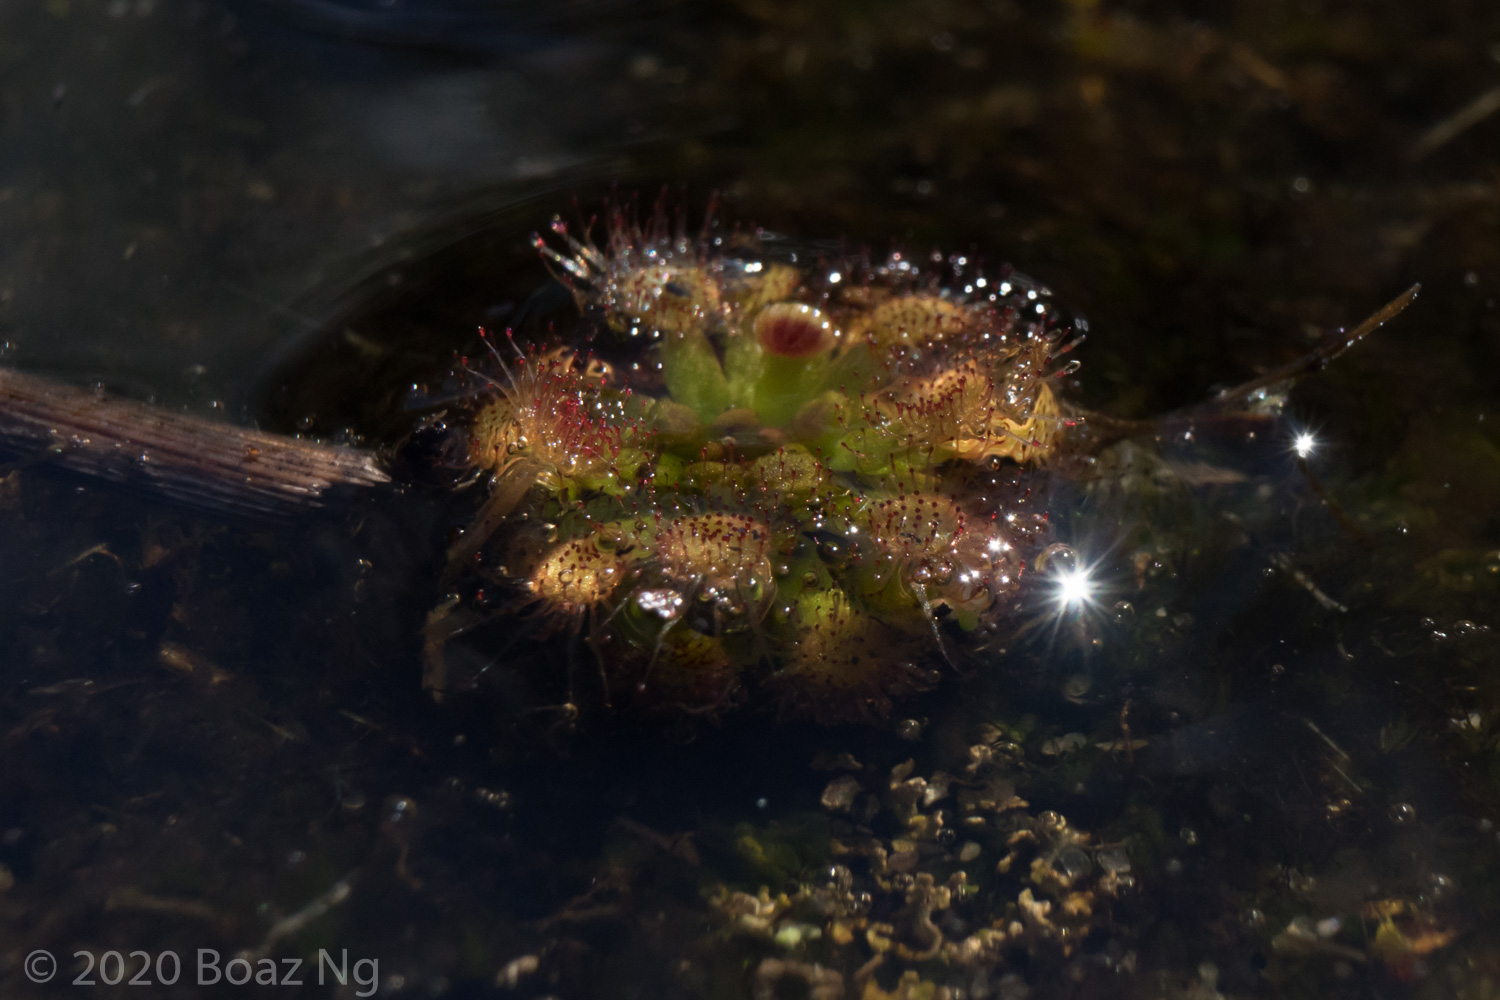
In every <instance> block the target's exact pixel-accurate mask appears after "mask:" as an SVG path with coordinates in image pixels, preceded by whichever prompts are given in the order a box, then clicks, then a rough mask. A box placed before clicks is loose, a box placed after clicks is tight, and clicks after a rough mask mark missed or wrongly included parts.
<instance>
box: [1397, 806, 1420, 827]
mask: <svg viewBox="0 0 1500 1000" xmlns="http://www.w3.org/2000/svg"><path fill="white" fill-rule="evenodd" d="M1416 818H1417V809H1416V807H1415V806H1413V805H1412V804H1411V803H1410V802H1397V803H1396V804H1395V805H1393V806H1391V822H1392V823H1398V824H1403V825H1405V824H1408V823H1413V822H1415V821H1416Z"/></svg>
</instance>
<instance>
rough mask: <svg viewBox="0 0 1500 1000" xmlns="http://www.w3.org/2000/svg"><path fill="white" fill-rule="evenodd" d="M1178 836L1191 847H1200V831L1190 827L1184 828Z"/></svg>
mask: <svg viewBox="0 0 1500 1000" xmlns="http://www.w3.org/2000/svg"><path fill="white" fill-rule="evenodd" d="M1177 836H1178V837H1180V838H1182V842H1183V843H1184V844H1186V845H1188V846H1189V847H1196V846H1197V845H1198V831H1197V830H1194V829H1193V828H1192V827H1190V826H1185V827H1183V828H1182V829H1181V830H1180V831H1178V833H1177Z"/></svg>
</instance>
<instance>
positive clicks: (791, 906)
mask: <svg viewBox="0 0 1500 1000" xmlns="http://www.w3.org/2000/svg"><path fill="white" fill-rule="evenodd" d="M976 749H979V750H988V749H989V747H987V746H982V747H979V748H976ZM913 771H914V767H913V763H912V762H911V761H907V762H906V763H904V764H901V765H898V766H897V767H895V768H893V769H892V770H891V771H889V772H887V773H886V774H885V775H884V776H883V777H881V778H877V777H876V776H875V775H874V774H872V773H864V774H861V775H860V776H858V777H856V776H854V775H847V774H846V775H841V776H839V777H837V778H834V779H833V781H832V782H830V783H829V786H828V790H827V791H825V792H824V794H823V805H824V806H825V808H827V809H828V810H829V811H830V813H832V814H834V815H835V817H838V818H836V819H835V821H834V838H833V841H832V848H833V856H834V863H833V864H831V865H829V866H828V868H827V870H826V871H825V872H824V874H823V877H822V878H821V879H820V880H817V881H813V882H809V883H806V884H802V885H800V886H799V887H797V888H796V889H795V890H794V891H783V892H780V893H774V894H773V892H772V891H771V889H770V888H766V887H763V888H762V889H761V890H760V891H759V893H758V894H755V895H752V894H750V893H747V892H736V891H731V890H729V889H728V888H721V889H720V891H719V893H718V895H717V897H716V899H715V905H716V906H717V908H718V910H719V912H720V913H721V914H722V915H723V916H724V917H725V918H726V920H728V921H729V924H730V926H731V927H732V928H733V929H734V931H735V932H737V933H739V934H745V935H749V936H751V937H754V938H759V939H762V940H766V941H769V942H771V943H773V944H774V945H775V946H776V947H778V948H779V949H780V950H781V953H782V954H783V955H784V956H786V958H785V959H784V960H783V959H774V960H773V959H768V960H767V963H772V964H773V965H774V968H775V969H776V970H778V971H780V970H785V969H790V968H793V967H795V968H799V969H808V970H812V969H816V970H819V975H820V976H821V977H822V978H820V979H819V980H818V987H817V988H819V989H821V990H823V991H824V993H825V994H826V995H829V996H863V997H884V996H898V997H907V996H911V997H918V996H934V997H935V996H946V995H950V993H949V992H948V991H949V989H950V987H951V986H956V985H958V984H959V983H964V982H969V981H970V980H971V979H972V977H974V976H980V977H985V976H988V975H990V974H991V973H994V972H997V971H1003V970H1004V969H1005V968H1006V967H1007V966H1008V965H1010V964H1012V963H1013V962H1014V961H1015V960H1017V959H1018V958H1020V959H1022V960H1029V958H1034V957H1036V956H1038V955H1041V954H1046V955H1048V956H1050V957H1053V958H1059V957H1060V958H1067V957H1071V956H1076V955H1078V954H1079V953H1080V950H1081V949H1082V948H1083V945H1084V940H1085V938H1087V937H1089V936H1090V935H1091V934H1092V933H1093V932H1095V931H1099V930H1105V929H1108V928H1109V926H1110V907H1111V905H1112V902H1113V900H1114V899H1115V898H1116V897H1118V896H1119V895H1121V894H1122V893H1124V892H1126V891H1129V890H1132V889H1133V888H1134V885H1135V879H1134V876H1133V875H1131V874H1130V863H1129V860H1128V855H1127V853H1126V849H1125V847H1124V846H1123V845H1120V844H1100V843H1098V842H1097V841H1096V839H1095V838H1094V837H1093V836H1091V835H1090V834H1088V833H1086V832H1084V831H1081V830H1078V829H1076V828H1074V827H1073V826H1071V825H1070V824H1069V823H1068V821H1067V820H1066V819H1065V818H1064V817H1062V816H1061V815H1059V814H1058V813H1056V812H1051V811H1042V812H1035V813H1034V812H1032V811H1030V807H1029V806H1028V803H1027V802H1026V801H1025V800H1023V799H1021V798H1019V797H1017V795H1016V794H1015V787H1014V785H1013V784H1012V773H1013V772H1012V770H1011V769H1010V768H1009V767H1007V766H1005V765H1003V764H1000V763H997V762H996V759H995V757H994V756H993V755H992V754H988V753H984V752H979V753H975V754H973V755H971V762H970V763H969V765H968V766H966V767H965V768H964V770H963V772H962V773H961V774H956V775H955V774H948V773H946V772H943V771H937V772H934V773H933V774H932V775H931V776H929V777H920V776H916V775H914V774H913ZM876 830H890V831H893V832H891V833H889V834H885V835H882V834H877V833H876V832H875V831H876ZM1112 954H1114V957H1109V956H1108V955H1105V956H1097V955H1096V956H1094V958H1095V959H1098V960H1100V961H1103V962H1104V963H1105V966H1106V967H1107V968H1109V969H1114V970H1117V971H1129V970H1130V968H1132V967H1133V965H1134V957H1133V955H1131V954H1129V953H1127V952H1124V951H1123V950H1119V949H1116V952H1115V953H1112ZM933 962H940V963H941V964H942V966H944V967H947V969H948V970H950V971H949V972H948V973H947V975H948V976H949V977H951V978H949V979H948V982H947V985H943V977H941V976H940V977H939V978H938V980H937V981H931V980H924V979H922V978H921V977H920V976H919V972H918V968H917V967H921V968H923V969H926V968H928V965H927V964H926V963H933ZM769 967H770V966H768V965H767V964H763V965H762V966H761V971H760V972H759V973H758V974H757V982H760V981H761V980H763V979H764V978H765V976H764V973H765V972H766V970H767V969H768V968H769ZM829 969H835V970H838V969H842V970H845V971H846V973H847V974H848V978H849V984H848V985H849V989H847V990H844V989H843V983H842V980H838V987H837V989H835V986H834V985H833V983H832V981H830V980H829V974H828V971H827V970H829ZM877 973H878V977H877ZM928 974H929V975H931V973H928ZM808 982H809V985H810V986H811V984H812V982H813V980H812V979H809V980H808ZM881 982H884V983H887V984H892V985H890V988H888V989H883V988H882V987H881V986H880V985H879V984H880V983H881ZM820 995H821V994H820Z"/></svg>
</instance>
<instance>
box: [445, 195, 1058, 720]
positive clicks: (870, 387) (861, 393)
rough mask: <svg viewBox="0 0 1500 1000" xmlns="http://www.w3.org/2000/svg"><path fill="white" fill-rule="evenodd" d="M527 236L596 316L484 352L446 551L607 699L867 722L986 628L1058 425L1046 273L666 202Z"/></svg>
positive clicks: (1032, 553)
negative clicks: (869, 255)
mask: <svg viewBox="0 0 1500 1000" xmlns="http://www.w3.org/2000/svg"><path fill="white" fill-rule="evenodd" d="M537 245H538V248H539V249H540V251H541V253H542V254H543V256H544V257H545V258H546V259H547V261H548V262H549V263H550V264H551V265H552V266H553V268H554V269H555V273H556V274H557V276H558V277H559V278H560V279H561V280H562V281H564V282H565V283H566V284H567V285H568V286H569V287H570V288H571V289H572V291H573V293H574V295H575V296H576V298H577V301H578V304H579V306H580V308H581V310H582V311H583V314H584V316H585V317H586V318H587V319H589V320H592V321H594V322H596V323H597V324H598V325H599V326H602V327H604V328H607V331H608V332H607V334H605V335H603V336H601V337H600V338H599V339H598V342H597V346H596V348H595V349H594V351H591V352H590V353H581V352H580V349H579V347H578V345H577V344H575V343H550V344H539V345H531V346H529V347H528V348H526V349H524V350H522V349H521V348H519V347H516V348H514V349H513V351H512V353H513V355H514V357H512V358H509V359H506V358H504V356H503V352H501V351H498V350H497V351H496V352H495V354H496V358H497V360H499V361H500V364H501V367H502V370H501V371H500V372H499V373H497V374H496V375H495V376H494V377H493V378H492V379H490V382H491V390H490V391H489V392H488V393H487V396H486V398H485V399H484V401H482V402H481V404H480V405H479V406H478V408H477V410H476V412H475V414H474V417H473V423H472V428H471V433H470V440H471V452H472V457H473V459H474V461H475V462H476V463H478V464H479V465H480V466H481V467H482V468H484V469H485V470H488V471H489V472H490V473H491V475H492V479H491V492H490V499H489V501H488V502H487V503H486V505H485V508H484V510H483V511H482V512H481V514H480V515H479V517H478V519H477V520H476V521H475V523H474V525H473V526H472V527H471V528H470V529H469V530H468V531H467V532H466V534H465V537H464V538H463V539H462V540H461V541H460V542H459V543H458V544H457V545H456V546H455V550H454V558H455V560H456V561H457V563H458V564H459V565H460V566H461V567H462V568H463V569H465V571H467V570H469V569H472V570H473V571H474V572H476V573H478V574H480V576H481V577H483V578H491V579H494V580H495V581H497V582H505V583H508V584H510V585H511V586H513V587H514V592H515V593H516V594H517V598H516V601H517V602H519V603H520V604H522V605H525V606H527V607H528V608H529V609H530V610H531V611H532V612H534V613H535V614H538V615H541V616H544V617H545V618H547V619H549V620H550V621H552V622H554V623H556V625H558V626H560V627H566V628H568V629H572V630H574V631H575V632H576V634H578V635H579V636H580V637H581V638H582V639H583V641H584V642H585V643H586V644H587V645H588V646H589V647H591V648H592V649H593V650H594V652H595V654H596V656H597V659H598V662H599V665H600V667H601V670H602V673H603V676H604V678H605V683H606V686H607V688H608V690H609V693H610V695H611V697H612V699H613V700H614V701H616V702H622V701H630V702H632V703H637V704H641V703H644V704H647V705H651V706H657V707H663V708H673V707H675V708H680V709H686V710H689V711H698V712H714V711H718V710H721V709H723V708H725V707H727V706H729V705H732V704H734V703H737V702H739V701H742V700H746V699H747V698H755V697H761V696H768V697H769V699H770V700H773V701H774V703H775V704H776V705H778V706H779V707H780V709H781V710H782V711H783V712H784V713H785V714H789V715H797V716H806V717H811V718H813V719H816V720H819V721H822V722H830V723H831V722H840V721H851V720H877V719H880V718H883V717H885V716H886V715H887V714H888V713H889V712H890V710H891V707H892V702H893V699H896V698H898V697H900V696H901V695H904V694H907V693H909V692H914V691H919V690H922V689H925V688H927V687H929V686H931V685H932V684H933V683H934V682H935V680H936V679H937V671H936V669H935V664H937V663H940V662H941V661H942V660H943V659H944V658H951V657H952V655H954V654H955V653H959V652H961V651H962V649H963V648H965V647H981V646H983V645H984V644H985V642H986V639H987V634H988V633H989V632H990V631H992V630H993V629H994V628H995V627H996V626H997V624H998V623H999V622H1000V621H1001V620H1002V619H1003V617H1004V616H1005V615H1006V614H1007V612H1008V611H1009V610H1010V609H1011V608H1012V606H1013V604H1014V601H1015V597H1016V594H1017V591H1018V588H1019V587H1020V586H1021V582H1022V579H1023V577H1024V576H1025V574H1026V573H1027V569H1028V566H1029V565H1031V563H1032V562H1033V561H1034V559H1035V557H1036V555H1037V553H1039V552H1040V551H1041V550H1042V549H1043V548H1044V547H1045V546H1046V544H1047V542H1048V540H1049V539H1048V531H1047V524H1046V516H1045V514H1044V512H1042V511H1041V510H1038V509H1036V506H1035V504H1034V503H1033V502H1032V500H1031V498H1030V497H1029V496H1028V491H1027V489H1026V485H1025V483H1024V482H1023V481H1022V479H1021V477H1020V476H1019V472H1020V469H1021V468H1022V467H1023V466H1027V465H1034V464H1036V463H1038V462H1043V461H1045V460H1046V459H1047V458H1048V456H1049V455H1052V454H1053V453H1054V451H1055V450H1056V449H1057V447H1058V445H1059V444H1060V442H1061V441H1062V439H1063V438H1064V436H1065V435H1066V434H1067V433H1068V430H1069V427H1070V426H1071V425H1072V423H1073V421H1072V419H1070V417H1069V415H1068V410H1067V407H1066V406H1065V405H1064V404H1063V403H1062V402H1061V401H1060V400H1059V399H1058V397H1057V395H1056V393H1055V390H1054V386H1055V385H1056V384H1057V379H1056V378H1055V376H1057V375H1059V374H1063V373H1066V372H1068V371H1071V370H1072V365H1065V364H1063V363H1062V362H1061V361H1060V357H1061V355H1063V354H1065V353H1067V352H1068V351H1069V350H1070V349H1071V347H1072V345H1073V343H1074V339H1073V333H1072V330H1071V328H1070V327H1069V326H1068V325H1066V324H1065V323H1063V322H1061V321H1059V320H1057V319H1055V318H1054V314H1053V309H1052V307H1051V305H1050V303H1049V301H1048V298H1047V293H1046V292H1045V290H1043V289H1041V288H1039V287H1038V286H1036V285H1034V284H1033V283H1031V282H1029V281H1027V280H1026V279H1024V278H1021V277H1019V276H1016V275H1001V276H995V275H985V274H983V273H982V272H980V271H979V270H977V269H975V268H973V267H971V266H970V265H969V262H968V261H967V260H966V259H965V258H963V257H947V258H943V257H934V258H932V259H930V260H922V261H914V260H911V259H908V258H906V257H903V256H902V255H900V254H898V253H893V254H891V255H890V256H889V258H888V259H886V260H884V261H883V262H879V263H870V262H867V261H855V262H850V261H847V260H840V261H839V263H837V264H829V263H828V261H826V260H823V259H812V260H807V259H805V257H804V258H801V259H799V255H798V254H797V253H795V252H791V251H784V252H782V253H780V254H776V253H773V252H771V251H770V250H769V249H768V245H767V244H764V243H762V242H760V241H756V240H740V239H735V238H733V237H727V236H716V235H714V234H713V233H712V232H711V231H709V232H705V233H704V234H703V235H701V236H699V237H696V238H694V237H688V236H686V235H684V234H683V232H682V231H681V230H680V229H677V230H675V231H674V230H672V229H670V228H669V227H668V225H667V224H666V222H665V221H664V219H663V218H662V217H661V216H658V218H657V220H656V221H655V222H654V223H652V224H651V225H650V226H649V227H646V228H642V227H641V226H638V225H632V224H630V223H628V222H627V221H626V220H625V219H624V218H623V217H622V216H620V215H616V216H615V217H614V218H613V219H612V220H611V223H610V226H609V231H608V235H607V240H606V242H605V244H604V245H603V246H598V245H596V244H594V243H593V242H592V241H590V240H588V239H583V240H580V239H577V238H575V237H573V236H572V235H571V234H570V233H569V232H568V229H567V228H566V226H564V225H563V224H562V223H560V222H558V223H554V225H553V239H552V241H551V242H550V243H549V242H548V241H546V240H543V239H541V238H538V239H537ZM611 341H613V343H611ZM595 351H596V352H597V353H595ZM523 511H524V512H525V516H524V517H518V516H517V515H518V513H520V512H523ZM502 526H503V527H502ZM511 610H515V608H514V607H512V608H511ZM440 630H441V626H439V631H440ZM441 656H442V648H441V642H440V641H439V642H433V643H430V644H429V658H430V659H432V658H437V659H440V658H441ZM433 677H438V678H440V677H441V665H440V664H438V665H437V666H436V669H435V668H434V664H433V663H431V662H429V678H433ZM440 683H441V682H440V681H439V682H438V684H439V686H440Z"/></svg>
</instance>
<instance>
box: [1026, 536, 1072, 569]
mask: <svg viewBox="0 0 1500 1000" xmlns="http://www.w3.org/2000/svg"><path fill="white" fill-rule="evenodd" d="M1077 568H1078V553H1077V552H1075V551H1073V547H1072V546H1071V545H1064V544H1063V543H1062V542H1057V543H1056V544H1053V545H1049V546H1047V547H1046V548H1045V549H1043V550H1042V552H1041V554H1040V555H1038V556H1037V557H1036V569H1037V572H1038V573H1044V572H1049V571H1050V572H1054V573H1071V572H1073V571H1074V570H1076V569H1077Z"/></svg>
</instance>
